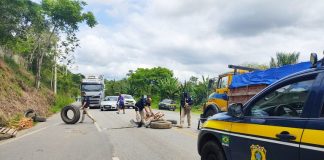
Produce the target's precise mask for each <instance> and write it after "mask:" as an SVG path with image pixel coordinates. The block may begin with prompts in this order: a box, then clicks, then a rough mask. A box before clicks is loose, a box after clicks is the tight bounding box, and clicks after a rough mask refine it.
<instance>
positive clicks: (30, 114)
mask: <svg viewBox="0 0 324 160" xmlns="http://www.w3.org/2000/svg"><path fill="white" fill-rule="evenodd" d="M24 116H25V117H26V118H31V119H33V121H34V122H46V118H45V117H41V116H38V115H37V114H36V112H35V111H34V110H33V109H28V110H27V111H25V114H24Z"/></svg>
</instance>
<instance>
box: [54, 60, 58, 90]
mask: <svg viewBox="0 0 324 160" xmlns="http://www.w3.org/2000/svg"><path fill="white" fill-rule="evenodd" d="M56 92H57V65H56V55H55V56H54V94H55V95H56Z"/></svg>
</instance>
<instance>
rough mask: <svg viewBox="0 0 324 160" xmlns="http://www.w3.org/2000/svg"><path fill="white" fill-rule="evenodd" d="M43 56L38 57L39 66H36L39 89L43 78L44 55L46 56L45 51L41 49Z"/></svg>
mask: <svg viewBox="0 0 324 160" xmlns="http://www.w3.org/2000/svg"><path fill="white" fill-rule="evenodd" d="M40 52H41V56H40V57H39V58H37V66H36V81H35V85H36V89H37V90H38V89H39V88H40V83H41V82H40V80H41V70H42V64H43V57H44V51H42V50H41V51H40Z"/></svg>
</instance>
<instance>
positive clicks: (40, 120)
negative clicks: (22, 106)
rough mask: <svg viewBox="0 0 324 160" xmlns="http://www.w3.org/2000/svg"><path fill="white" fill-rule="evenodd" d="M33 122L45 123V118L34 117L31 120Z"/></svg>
mask: <svg viewBox="0 0 324 160" xmlns="http://www.w3.org/2000/svg"><path fill="white" fill-rule="evenodd" d="M33 120H34V122H46V118H45V117H38V116H35V117H34V118H33Z"/></svg>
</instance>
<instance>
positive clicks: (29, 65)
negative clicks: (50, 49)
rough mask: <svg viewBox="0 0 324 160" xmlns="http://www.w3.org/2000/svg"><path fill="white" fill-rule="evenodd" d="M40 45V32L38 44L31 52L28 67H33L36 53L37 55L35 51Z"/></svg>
mask: <svg viewBox="0 0 324 160" xmlns="http://www.w3.org/2000/svg"><path fill="white" fill-rule="evenodd" d="M39 45H40V34H39V35H38V37H37V40H36V44H35V46H34V48H33V51H32V52H31V53H30V55H29V57H28V62H27V63H28V65H27V66H28V68H29V69H31V68H32V64H33V60H34V55H35V52H36V50H37V48H39Z"/></svg>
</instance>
